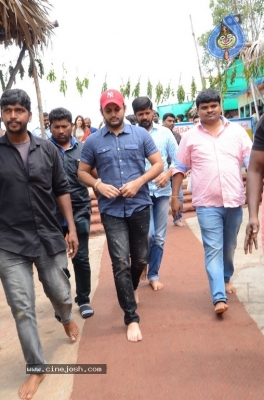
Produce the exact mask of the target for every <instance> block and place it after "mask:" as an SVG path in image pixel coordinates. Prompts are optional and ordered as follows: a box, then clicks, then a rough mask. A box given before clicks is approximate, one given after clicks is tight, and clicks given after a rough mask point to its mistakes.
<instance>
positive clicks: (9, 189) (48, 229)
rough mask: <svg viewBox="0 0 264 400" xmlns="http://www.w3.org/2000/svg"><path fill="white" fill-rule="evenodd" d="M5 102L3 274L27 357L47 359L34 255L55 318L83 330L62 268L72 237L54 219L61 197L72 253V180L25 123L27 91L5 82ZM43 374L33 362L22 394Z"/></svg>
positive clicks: (0, 200) (71, 331)
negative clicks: (38, 309) (74, 314)
mask: <svg viewBox="0 0 264 400" xmlns="http://www.w3.org/2000/svg"><path fill="white" fill-rule="evenodd" d="M0 107H1V113H2V120H3V122H4V124H5V126H6V134H5V135H4V136H3V137H1V138H0V165H1V168H0V210H1V213H0V279H1V281H2V285H3V288H4V291H5V294H6V298H7V302H8V304H9V306H10V307H11V311H12V314H13V317H14V319H15V322H16V327H17V331H18V335H19V339H20V343H21V347H22V350H23V353H24V357H25V360H26V362H27V364H34V365H35V366H43V364H45V360H44V358H43V352H42V347H41V343H40V339H39V334H38V329H37V321H36V314H35V293H34V282H33V263H34V264H35V266H36V268H37V271H38V277H39V280H40V281H41V282H42V285H43V288H44V291H45V293H46V295H47V297H49V299H50V301H51V303H52V305H53V308H54V310H55V316H56V318H57V320H58V321H60V322H61V323H62V324H63V327H64V329H65V332H66V334H67V335H68V336H69V337H70V339H71V340H72V341H76V340H77V337H78V327H77V325H76V323H75V322H74V321H73V319H72V314H71V309H72V300H71V293H70V284H69V280H68V278H67V276H66V274H65V272H64V270H65V269H66V268H67V264H68V260H67V253H66V247H67V244H66V242H65V239H64V237H63V234H62V231H61V228H60V225H59V223H58V221H57V219H56V200H57V203H58V204H59V206H60V209H61V211H62V213H63V215H64V217H65V219H66V221H67V224H68V227H69V235H68V246H69V248H68V254H69V257H74V256H75V255H76V253H77V250H78V239H77V235H76V229H75V225H74V220H73V215H72V206H71V199H70V194H69V184H68V181H67V177H66V174H65V172H64V170H63V166H62V163H61V160H60V157H59V154H58V152H57V150H56V148H55V147H54V145H53V144H52V143H50V142H49V141H46V140H43V139H40V138H36V137H34V136H32V134H31V133H30V132H29V131H27V124H28V122H29V121H30V119H31V102H30V98H29V97H28V95H27V93H26V92H24V91H23V90H20V89H10V90H6V91H5V92H4V93H3V94H2V97H1V99H0ZM54 195H55V197H56V199H55V198H54ZM44 376H45V375H44V374H43V373H37V372H36V369H35V370H34V373H32V374H31V375H30V376H29V378H28V379H27V380H26V382H25V383H24V384H23V385H22V386H21V388H20V390H19V397H20V398H21V399H31V398H32V397H33V395H34V393H35V392H36V390H37V388H38V385H39V384H40V382H41V381H42V379H43V378H44Z"/></svg>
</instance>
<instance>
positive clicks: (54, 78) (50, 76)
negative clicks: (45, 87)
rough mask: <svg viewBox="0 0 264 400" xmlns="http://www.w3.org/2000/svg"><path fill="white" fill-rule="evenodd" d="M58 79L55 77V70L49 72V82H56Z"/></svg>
mask: <svg viewBox="0 0 264 400" xmlns="http://www.w3.org/2000/svg"><path fill="white" fill-rule="evenodd" d="M56 79H57V77H56V75H55V72H54V69H51V70H50V72H49V73H48V75H47V80H48V81H49V82H55V81H56Z"/></svg>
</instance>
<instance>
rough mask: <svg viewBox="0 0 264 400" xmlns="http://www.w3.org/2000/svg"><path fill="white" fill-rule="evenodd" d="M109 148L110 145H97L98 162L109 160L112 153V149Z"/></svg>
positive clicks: (103, 162) (102, 162)
mask: <svg viewBox="0 0 264 400" xmlns="http://www.w3.org/2000/svg"><path fill="white" fill-rule="evenodd" d="M110 150H111V147H110V146H104V147H98V149H97V158H98V163H100V164H105V163H108V162H109V161H110V160H111V158H112V157H113V154H112V151H110Z"/></svg>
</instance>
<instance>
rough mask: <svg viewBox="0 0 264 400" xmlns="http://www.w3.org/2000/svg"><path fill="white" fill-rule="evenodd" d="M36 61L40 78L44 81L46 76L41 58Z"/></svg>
mask: <svg viewBox="0 0 264 400" xmlns="http://www.w3.org/2000/svg"><path fill="white" fill-rule="evenodd" d="M35 61H36V65H37V66H38V76H39V77H40V78H41V79H42V77H43V76H44V66H43V64H42V61H41V60H40V59H39V58H37V59H36V60H35Z"/></svg>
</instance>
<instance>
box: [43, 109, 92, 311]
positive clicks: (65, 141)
mask: <svg viewBox="0 0 264 400" xmlns="http://www.w3.org/2000/svg"><path fill="white" fill-rule="evenodd" d="M49 119H50V130H51V135H52V136H51V141H52V143H54V144H55V146H56V147H57V149H58V152H59V154H60V157H61V159H62V163H63V167H64V170H65V172H66V174H67V178H68V181H69V184H70V194H71V201H72V209H73V216H74V222H75V226H76V231H77V236H78V240H79V249H78V253H77V254H76V256H75V257H74V259H73V260H72V263H73V267H74V273H75V282H76V294H77V296H76V297H75V302H76V303H77V304H78V305H79V307H80V313H81V316H82V317H83V318H89V317H91V316H92V315H93V313H94V311H93V309H92V308H91V306H90V299H89V295H90V292H91V270H90V263H89V249H88V241H89V234H90V214H91V208H90V203H91V199H90V197H89V194H88V190H87V187H86V186H85V185H84V184H83V183H81V182H80V181H79V179H78V176H77V172H78V165H79V161H80V158H81V152H82V148H83V145H84V143H81V142H79V141H77V140H76V139H75V138H74V137H73V136H72V134H71V133H72V114H71V113H70V111H68V110H66V109H65V108H55V109H54V110H52V111H51V112H50V114H49ZM57 217H58V220H59V223H60V225H61V227H62V229H63V232H64V234H65V235H67V234H68V226H67V223H66V221H65V219H64V217H63V215H62V214H61V213H60V212H59V213H58V215H57Z"/></svg>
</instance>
